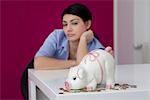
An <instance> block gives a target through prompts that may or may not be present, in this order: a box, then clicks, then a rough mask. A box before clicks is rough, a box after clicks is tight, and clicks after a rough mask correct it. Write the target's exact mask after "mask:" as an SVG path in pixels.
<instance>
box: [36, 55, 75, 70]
mask: <svg viewBox="0 0 150 100" xmlns="http://www.w3.org/2000/svg"><path fill="white" fill-rule="evenodd" d="M75 65H76V61H74V60H59V59H55V58H49V57H36V58H34V68H35V69H65V68H70V67H72V66H75Z"/></svg>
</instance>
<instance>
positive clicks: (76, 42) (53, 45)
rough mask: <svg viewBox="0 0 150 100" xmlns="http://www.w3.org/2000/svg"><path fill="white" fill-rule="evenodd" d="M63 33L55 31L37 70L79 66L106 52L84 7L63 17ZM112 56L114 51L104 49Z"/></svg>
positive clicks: (38, 57)
mask: <svg viewBox="0 0 150 100" xmlns="http://www.w3.org/2000/svg"><path fill="white" fill-rule="evenodd" d="M61 18H62V25H63V29H55V30H54V31H53V32H52V33H51V34H50V35H49V36H48V37H47V39H46V40H45V42H44V43H43V45H42V46H41V48H40V49H39V51H38V52H37V53H36V55H35V58H34V68H35V69H63V68H70V67H72V66H75V65H78V64H79V63H80V61H81V60H82V58H83V57H84V56H85V55H86V54H87V53H88V52H90V51H92V50H94V49H99V48H103V49H104V47H103V46H102V44H101V43H100V42H99V41H98V40H97V38H95V37H94V33H93V31H92V30H91V23H92V15H91V12H90V11H89V9H88V8H87V7H86V6H85V5H83V4H78V3H75V4H72V5H70V6H69V7H67V8H66V9H64V11H63V13H62V16H61ZM105 50H107V51H108V52H110V53H112V49H111V47H107V48H105Z"/></svg>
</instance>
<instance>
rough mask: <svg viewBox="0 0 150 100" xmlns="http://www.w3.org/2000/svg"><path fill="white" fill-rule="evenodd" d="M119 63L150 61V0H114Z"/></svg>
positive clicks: (115, 35) (115, 39) (115, 40)
mask: <svg viewBox="0 0 150 100" xmlns="http://www.w3.org/2000/svg"><path fill="white" fill-rule="evenodd" d="M114 43H115V44H114V47H115V57H116V62H117V64H133V63H148V62H149V63H150V0H114Z"/></svg>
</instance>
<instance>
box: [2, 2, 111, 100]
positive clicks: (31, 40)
mask: <svg viewBox="0 0 150 100" xmlns="http://www.w3.org/2000/svg"><path fill="white" fill-rule="evenodd" d="M78 1H79V0H78ZM72 2H73V1H72V0H68V1H67V2H66V1H65V3H64V1H63V2H62V0H61V2H60V1H58V0H57V1H48V0H46V1H42V0H41V1H40V0H37V1H36V0H34V1H18V0H15V1H12V0H11V1H1V14H2V16H1V18H2V19H1V24H2V27H1V29H2V31H1V32H2V34H1V36H2V37H1V41H2V44H1V51H2V52H1V66H0V67H1V76H2V77H1V98H3V99H22V95H21V91H20V78H21V75H22V72H23V70H24V69H25V66H26V64H27V63H28V62H29V61H30V59H32V58H33V56H34V54H35V53H36V51H37V50H38V49H39V47H40V46H41V44H42V43H43V41H44V39H45V38H46V37H47V36H48V34H49V32H51V31H52V30H53V29H55V28H61V24H60V23H61V22H60V14H61V12H62V10H63V8H64V7H65V6H67V5H68V4H70V3H72ZM80 2H82V1H80ZM82 3H84V4H86V5H87V6H88V7H89V8H90V9H91V11H92V13H93V19H94V20H93V29H94V31H95V32H96V33H97V34H98V36H99V37H100V39H101V42H102V43H103V44H104V45H105V46H106V45H111V46H113V0H106V1H105V0H94V1H92V0H91V1H90V0H84V2H82Z"/></svg>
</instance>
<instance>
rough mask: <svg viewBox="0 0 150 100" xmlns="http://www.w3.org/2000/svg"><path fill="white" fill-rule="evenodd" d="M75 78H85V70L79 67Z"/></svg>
mask: <svg viewBox="0 0 150 100" xmlns="http://www.w3.org/2000/svg"><path fill="white" fill-rule="evenodd" d="M77 76H78V78H79V79H83V78H84V77H85V76H86V72H85V69H84V68H82V67H80V68H79V69H78V71H77Z"/></svg>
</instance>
